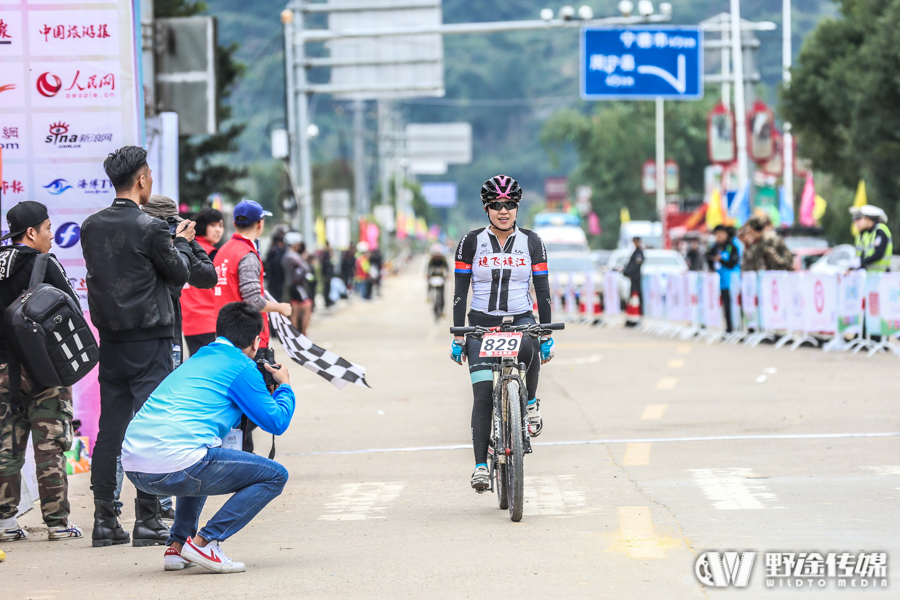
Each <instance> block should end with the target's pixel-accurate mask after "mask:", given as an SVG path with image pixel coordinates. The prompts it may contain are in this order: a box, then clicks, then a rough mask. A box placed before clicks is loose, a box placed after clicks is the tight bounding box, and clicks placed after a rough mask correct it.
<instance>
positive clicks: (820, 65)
mask: <svg viewBox="0 0 900 600" xmlns="http://www.w3.org/2000/svg"><path fill="white" fill-rule="evenodd" d="M838 2H839V4H840V13H841V16H842V18H840V19H827V20H824V21H822V22H821V23H820V24H819V26H818V27H817V28H816V29H815V30H814V31H813V33H812V34H811V35H810V36H809V38H808V39H807V40H806V42H805V43H804V44H803V48H802V50H801V52H800V57H799V60H798V65H797V67H795V68H794V69H793V77H792V81H791V86H790V88H789V89H787V90H785V91H784V92H783V94H782V101H783V102H782V109H783V111H784V115H785V118H786V119H787V120H789V121H790V122H791V123H792V125H793V127H794V133H795V134H796V135H797V137H798V146H799V152H800V154H801V155H803V156H806V157H809V158H810V159H812V161H813V167H814V168H816V169H817V170H819V171H822V172H825V173H829V174H831V175H833V177H834V178H835V180H836V182H838V183H840V184H841V185H843V186H845V187H848V188H851V189H852V188H855V187H856V184H857V182H858V180H859V179H860V178H865V179H866V185H867V187H868V189H869V191H870V196H869V197H870V200H873V201H874V202H873V203H874V204H877V205H880V206H881V207H882V208H884V209H885V211H886V212H888V214H889V215H891V216H897V215H898V214H900V211H898V199H900V171H898V169H897V167H896V165H897V162H898V160H900V68H898V65H900V47H898V45H897V31H898V30H900V0H838ZM829 200H830V199H829ZM829 208H831V207H830V206H829ZM837 218H840V219H842V220H844V221H846V222H847V224H848V226H849V217H848V216H846V215H841V216H839V215H835V216H834V217H832V219H837Z"/></svg>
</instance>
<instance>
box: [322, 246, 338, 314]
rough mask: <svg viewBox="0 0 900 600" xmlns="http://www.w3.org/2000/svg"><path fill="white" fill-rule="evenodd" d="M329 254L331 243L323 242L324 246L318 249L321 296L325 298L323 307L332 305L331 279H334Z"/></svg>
mask: <svg viewBox="0 0 900 600" xmlns="http://www.w3.org/2000/svg"><path fill="white" fill-rule="evenodd" d="M332 259H333V257H332V255H331V245H330V244H329V243H328V241H326V242H325V247H324V248H322V249H321V250H320V251H319V267H320V270H321V273H322V296H323V297H324V298H325V308H331V307H332V306H334V300H332V299H331V280H332V279H334V263H333V262H331V261H332Z"/></svg>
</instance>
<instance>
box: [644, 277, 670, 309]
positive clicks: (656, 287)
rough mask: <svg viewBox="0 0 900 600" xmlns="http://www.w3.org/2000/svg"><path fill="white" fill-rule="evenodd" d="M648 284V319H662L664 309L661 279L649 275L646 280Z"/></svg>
mask: <svg viewBox="0 0 900 600" xmlns="http://www.w3.org/2000/svg"><path fill="white" fill-rule="evenodd" d="M648 279H649V281H648V283H649V284H650V286H649V287H650V303H649V305H648V309H649V311H648V312H649V317H650V318H651V319H664V318H665V316H666V309H665V306H664V304H663V302H664V298H663V290H664V289H665V288H664V287H663V278H662V277H661V276H660V275H650V277H649V278H648Z"/></svg>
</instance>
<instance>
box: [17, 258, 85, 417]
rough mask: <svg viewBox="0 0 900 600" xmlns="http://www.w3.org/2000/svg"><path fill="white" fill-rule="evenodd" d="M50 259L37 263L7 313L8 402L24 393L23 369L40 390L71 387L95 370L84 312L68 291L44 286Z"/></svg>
mask: <svg viewBox="0 0 900 600" xmlns="http://www.w3.org/2000/svg"><path fill="white" fill-rule="evenodd" d="M49 260H50V256H49V255H47V254H38V255H37V257H35V259H34V266H33V270H32V272H31V280H30V282H29V284H28V289H26V290H25V291H24V292H22V294H21V295H20V296H19V297H18V298H16V299H15V300H14V301H13V303H12V304H10V305H9V307H7V309H6V314H5V315H4V319H3V324H4V327H5V329H6V340H7V343H8V345H9V350H10V352H9V353H8V354H9V356H8V358H9V383H10V386H9V388H10V397H11V399H12V400H13V401H14V402H15V401H16V399H17V398H18V395H19V390H20V389H21V388H20V386H21V366H24V367H25V370H26V371H27V373H28V376H29V377H30V378H31V380H32V381H33V382H34V388H35V389H33V390H32V391H31V395H35V394H36V393H37V392H38V391H39V390H38V388H48V387H68V386H70V385H72V384H74V383H76V382H78V381H80V380H81V379H82V378H83V377H84V376H85V375H87V374H88V373H89V372H90V371H91V369H93V368H94V366H95V365H96V364H97V362H98V360H99V356H100V351H99V350H98V348H97V342H96V340H95V339H94V335H93V334H92V333H91V330H90V328H89V327H88V324H87V321H86V320H85V318H84V315H83V314H82V312H81V307H80V306H79V305H78V303H77V302H76V301H75V300H73V299H72V297H71V296H69V295H68V294H67V293H65V292H64V291H62V290H60V289H58V288H55V287H53V286H52V285H50V284H49V283H44V276H45V274H46V273H47V262H48V261H49Z"/></svg>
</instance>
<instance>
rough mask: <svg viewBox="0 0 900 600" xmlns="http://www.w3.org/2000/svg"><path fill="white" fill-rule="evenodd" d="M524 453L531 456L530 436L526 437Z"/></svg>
mask: <svg viewBox="0 0 900 600" xmlns="http://www.w3.org/2000/svg"><path fill="white" fill-rule="evenodd" d="M524 453H525V454H531V440H530V439H528V436H525V448H524Z"/></svg>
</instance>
